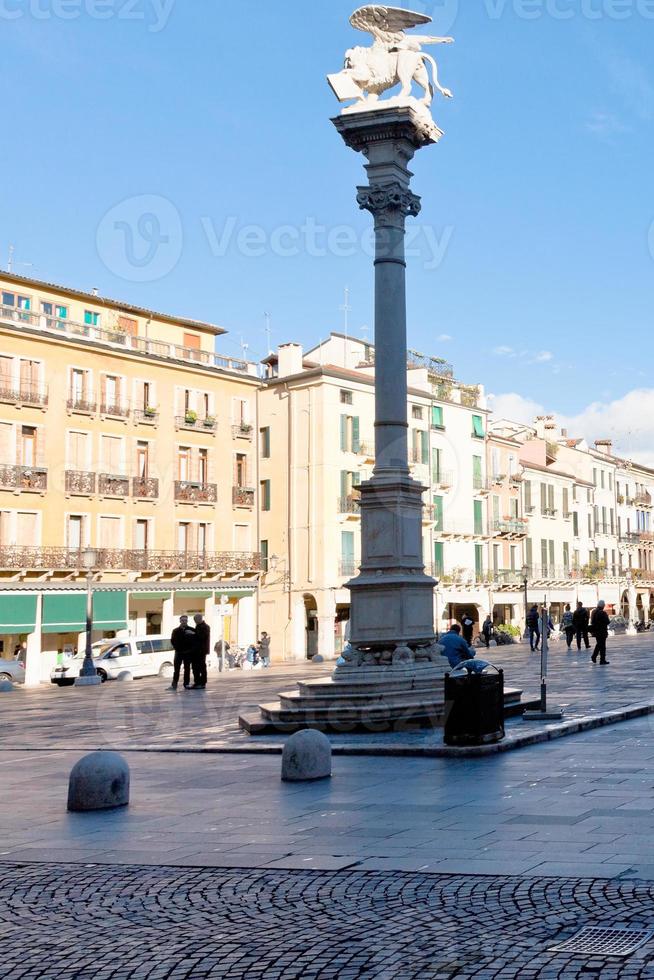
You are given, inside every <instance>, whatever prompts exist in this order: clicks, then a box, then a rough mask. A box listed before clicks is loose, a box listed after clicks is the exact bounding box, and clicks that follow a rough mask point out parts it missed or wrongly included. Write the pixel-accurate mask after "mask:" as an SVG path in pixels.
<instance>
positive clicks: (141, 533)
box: [134, 518, 150, 551]
mask: <svg viewBox="0 0 654 980" xmlns="http://www.w3.org/2000/svg"><path fill="white" fill-rule="evenodd" d="M134 549H135V550H136V551H149V549H150V521H148V520H144V519H141V518H139V519H138V520H137V521H135V523H134Z"/></svg>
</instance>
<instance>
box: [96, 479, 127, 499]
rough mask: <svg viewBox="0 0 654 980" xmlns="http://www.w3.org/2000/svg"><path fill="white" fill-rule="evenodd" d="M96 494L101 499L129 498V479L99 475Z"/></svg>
mask: <svg viewBox="0 0 654 980" xmlns="http://www.w3.org/2000/svg"><path fill="white" fill-rule="evenodd" d="M98 493H99V494H100V496H102V497H129V477H127V476H112V474H111V473H101V474H100V476H99V477H98Z"/></svg>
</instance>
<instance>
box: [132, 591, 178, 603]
mask: <svg viewBox="0 0 654 980" xmlns="http://www.w3.org/2000/svg"><path fill="white" fill-rule="evenodd" d="M132 599H134V600H136V599H146V600H147V601H148V602H151V601H154V600H155V599H170V590H168V591H166V590H165V589H163V590H162V591H161V592H132Z"/></svg>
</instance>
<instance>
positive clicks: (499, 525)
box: [491, 519, 527, 538]
mask: <svg viewBox="0 0 654 980" xmlns="http://www.w3.org/2000/svg"><path fill="white" fill-rule="evenodd" d="M491 529H492V531H493V532H494V533H495V534H499V535H501V536H502V537H507V538H526V537H527V524H526V522H525V521H521V520H517V519H516V520H508V521H493V524H492V527H491Z"/></svg>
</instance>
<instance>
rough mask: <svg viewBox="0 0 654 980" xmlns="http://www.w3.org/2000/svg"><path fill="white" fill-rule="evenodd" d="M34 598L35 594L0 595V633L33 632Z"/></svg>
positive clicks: (34, 618)
mask: <svg viewBox="0 0 654 980" xmlns="http://www.w3.org/2000/svg"><path fill="white" fill-rule="evenodd" d="M36 600H37V597H36V596H35V595H6V594H3V595H1V596H0V633H4V634H7V633H33V632H34V628H35V626H36Z"/></svg>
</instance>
